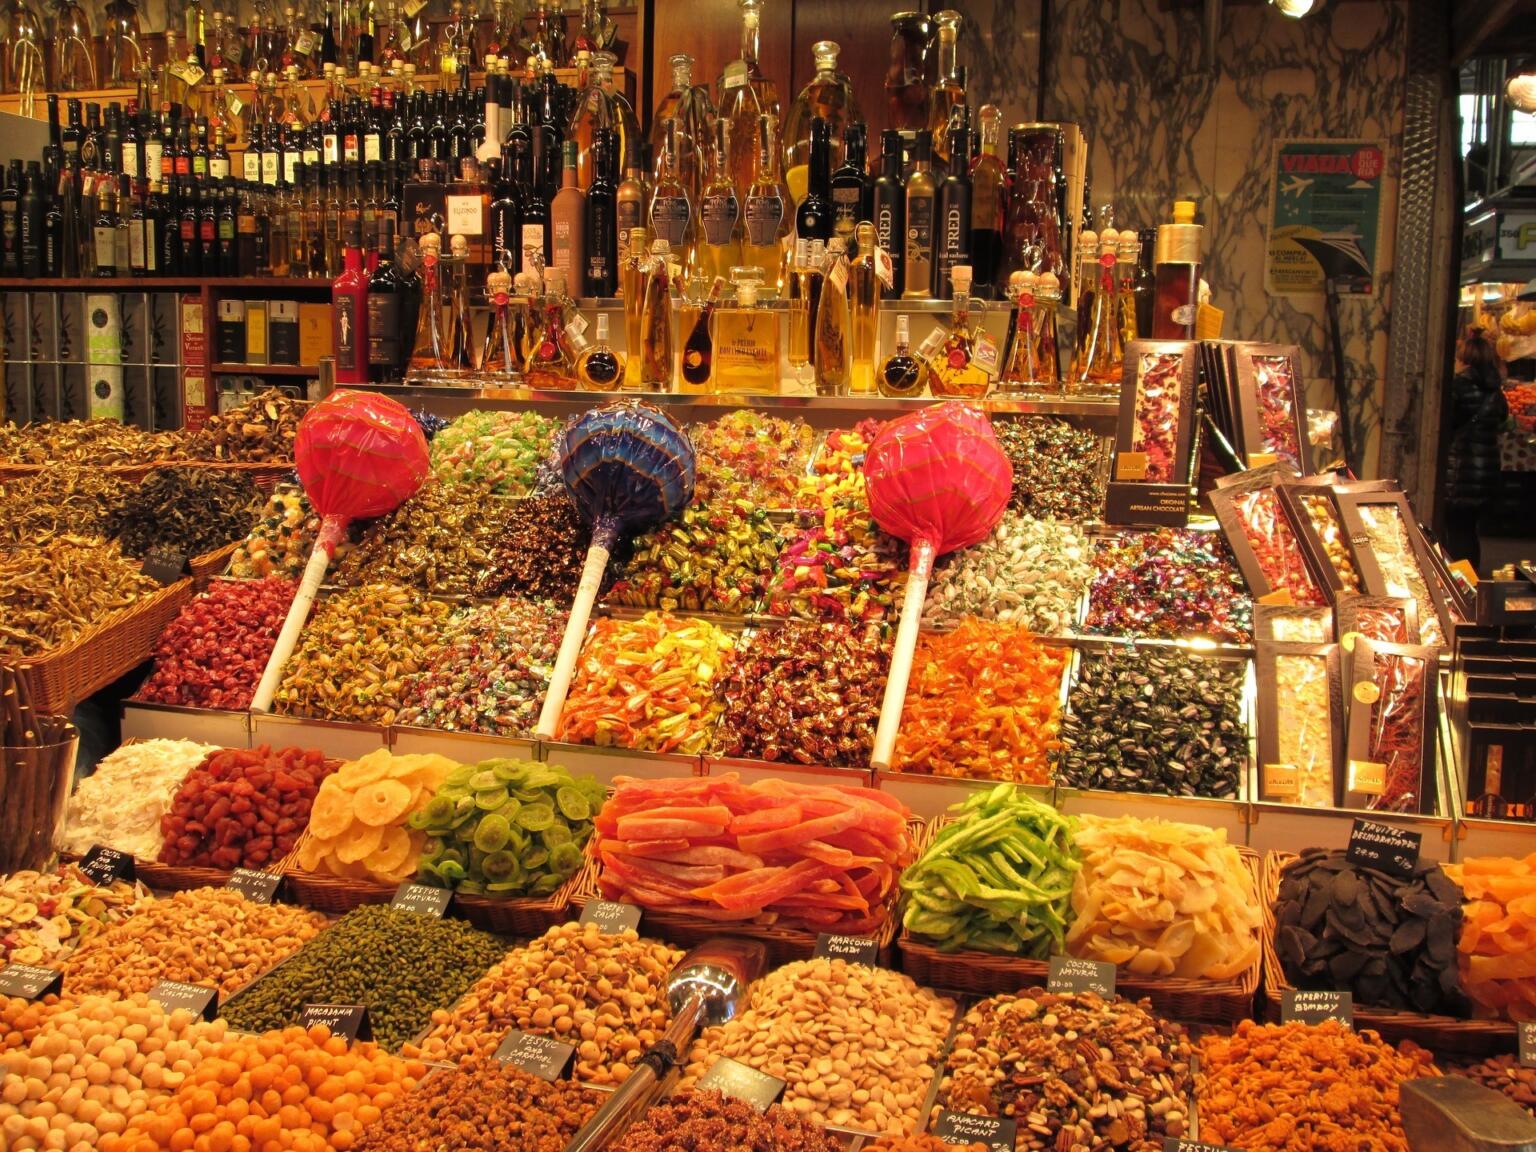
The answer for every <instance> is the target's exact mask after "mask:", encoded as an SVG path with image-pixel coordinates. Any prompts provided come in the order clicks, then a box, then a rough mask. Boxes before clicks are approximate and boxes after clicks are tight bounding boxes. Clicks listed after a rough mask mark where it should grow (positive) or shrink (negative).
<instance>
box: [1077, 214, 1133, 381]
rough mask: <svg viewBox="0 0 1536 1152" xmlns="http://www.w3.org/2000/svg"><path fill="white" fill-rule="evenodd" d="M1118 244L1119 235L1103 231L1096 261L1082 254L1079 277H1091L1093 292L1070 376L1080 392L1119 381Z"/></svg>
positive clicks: (1089, 252) (1088, 255)
mask: <svg viewBox="0 0 1536 1152" xmlns="http://www.w3.org/2000/svg"><path fill="white" fill-rule="evenodd" d="M1119 242H1120V237H1119V234H1118V233H1116V232H1115V230H1114V229H1113V228H1106V229H1105V230H1104V232H1103V233H1102V235H1100V237H1099V255H1098V259H1097V260H1096V261H1095V262H1094V263H1093V264H1090V263H1089V262H1088V261H1089V257H1090V255H1092V251H1091V249H1089V250H1086V251H1084V253H1083V274H1084V276H1085V277H1086V276H1090V275H1091V276H1093V278H1094V292H1093V300H1092V304H1091V309H1090V311H1089V314H1088V331H1087V335H1086V339H1084V338H1082V337H1079V339H1078V358H1077V363H1076V365H1075V366H1074V368H1073V372H1072V379H1073V382H1074V383H1075V384H1077V385H1078V386H1079V387H1080V388H1081V387H1088V388H1090V389H1093V390H1097V389H1100V388H1103V387H1105V386H1107V385H1114V384H1118V383H1119V381H1120V370H1121V349H1120V320H1119V316H1118V312H1117V308H1116V297H1117V295H1118V293H1117V292H1116V290H1115V254H1116V250H1117V249H1118V248H1119ZM1085 247H1086V245H1085ZM1079 315H1081V313H1079Z"/></svg>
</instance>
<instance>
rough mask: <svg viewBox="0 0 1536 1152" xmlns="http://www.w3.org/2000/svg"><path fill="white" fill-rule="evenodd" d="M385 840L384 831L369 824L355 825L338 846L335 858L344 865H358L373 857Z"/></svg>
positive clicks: (344, 835) (343, 835)
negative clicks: (381, 842)
mask: <svg viewBox="0 0 1536 1152" xmlns="http://www.w3.org/2000/svg"><path fill="white" fill-rule="evenodd" d="M383 839H384V829H383V828H376V827H370V826H369V825H367V824H362V823H358V824H354V825H352V827H351V828H349V829H348V830H347V831H346V832H344V833H343V834H342V836H341V839H340V840H339V841H338V842H337V844H336V851H335V856H336V859H338V860H340V861H341V862H342V863H343V864H356V863H358V862H359V861H361V860H364V859H366V858H367V857H369V856H371V855H373V854H374V853H375V852H377V851H378V849H379V843H380V841H382V840H383Z"/></svg>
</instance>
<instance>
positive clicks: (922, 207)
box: [901, 133, 937, 300]
mask: <svg viewBox="0 0 1536 1152" xmlns="http://www.w3.org/2000/svg"><path fill="white" fill-rule="evenodd" d="M915 149H916V151H915V157H914V160H913V163H912V174H911V175H910V176H908V177H907V220H906V224H907V254H906V260H905V262H904V264H903V268H902V293H901V294H902V296H903V298H905V299H908V300H921V299H925V298H926V297H928V296H931V295H932V294H933V245H934V231H933V228H934V212H935V209H936V199H937V190H936V188H935V187H934V182H933V173H932V172H931V171H930V170H929V167H930V165H929V159H930V152H931V145H930V144H929V138H928V135H927V134H926V133H919V134H918V137H917V144H916V145H915Z"/></svg>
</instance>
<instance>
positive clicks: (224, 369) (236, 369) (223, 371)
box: [208, 364, 320, 376]
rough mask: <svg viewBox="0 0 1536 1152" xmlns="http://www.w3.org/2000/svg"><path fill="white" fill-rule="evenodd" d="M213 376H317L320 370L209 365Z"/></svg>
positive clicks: (288, 366)
mask: <svg viewBox="0 0 1536 1152" xmlns="http://www.w3.org/2000/svg"><path fill="white" fill-rule="evenodd" d="M208 371H209V372H211V373H213V374H214V375H215V376H319V375H320V369H318V368H309V367H306V366H305V365H303V364H210V365H208Z"/></svg>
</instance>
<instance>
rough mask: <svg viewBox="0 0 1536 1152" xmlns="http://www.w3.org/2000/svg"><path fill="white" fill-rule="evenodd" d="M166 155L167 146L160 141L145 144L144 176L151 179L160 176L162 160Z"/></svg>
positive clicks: (150, 141) (149, 141) (148, 141)
mask: <svg viewBox="0 0 1536 1152" xmlns="http://www.w3.org/2000/svg"><path fill="white" fill-rule="evenodd" d="M164 155H165V145H164V144H162V143H160V141H158V140H147V141H145V143H144V174H145V175H146V176H148V177H150V178H151V179H153V178H154V177H156V176H158V175H160V158H161V157H162V156H164Z"/></svg>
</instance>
